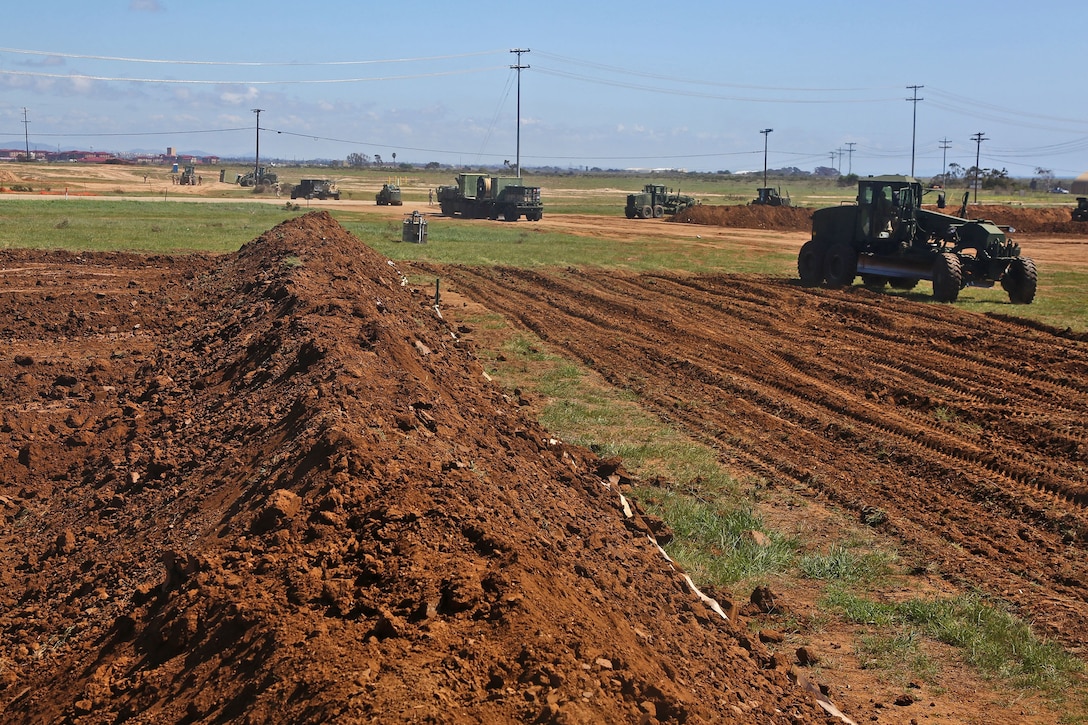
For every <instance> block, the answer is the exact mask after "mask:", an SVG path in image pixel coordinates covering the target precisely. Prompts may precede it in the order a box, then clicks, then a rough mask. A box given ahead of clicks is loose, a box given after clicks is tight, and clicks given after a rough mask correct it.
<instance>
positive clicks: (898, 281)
mask: <svg viewBox="0 0 1088 725" xmlns="http://www.w3.org/2000/svg"><path fill="white" fill-rule="evenodd" d="M918 281H919V280H918V278H917V277H892V278H891V280H890V281H889V282H888V284H890V285H891V286H892V289H904V290H905V289H914V288H915V287H917V286H918Z"/></svg>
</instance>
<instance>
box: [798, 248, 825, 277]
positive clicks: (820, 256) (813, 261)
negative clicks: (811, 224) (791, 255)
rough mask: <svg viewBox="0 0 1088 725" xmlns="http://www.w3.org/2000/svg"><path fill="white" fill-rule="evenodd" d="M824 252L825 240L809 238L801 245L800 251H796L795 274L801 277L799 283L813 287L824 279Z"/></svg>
mask: <svg viewBox="0 0 1088 725" xmlns="http://www.w3.org/2000/svg"><path fill="white" fill-rule="evenodd" d="M825 254H827V244H826V243H825V242H822V241H817V240H815V239H810V240H808V241H807V242H805V243H804V244H803V245H802V246H801V251H800V252H798V253H797V276H798V277H800V278H801V284H803V285H804V286H806V287H815V286H817V285H819V284H820V283H821V282H823V281H824V255H825Z"/></svg>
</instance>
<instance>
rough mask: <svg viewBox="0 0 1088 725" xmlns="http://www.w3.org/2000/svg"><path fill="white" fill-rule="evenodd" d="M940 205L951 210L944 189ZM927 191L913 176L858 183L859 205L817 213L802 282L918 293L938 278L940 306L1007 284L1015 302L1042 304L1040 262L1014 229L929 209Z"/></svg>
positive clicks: (803, 257)
mask: <svg viewBox="0 0 1088 725" xmlns="http://www.w3.org/2000/svg"><path fill="white" fill-rule="evenodd" d="M931 191H935V192H936V193H937V194H938V200H937V202H938V203H937V206H938V208H943V207H944V190H931ZM924 193H925V190H923V188H922V185H921V184H920V183H919V182H918V180H917V179H914V178H912V177H910V176H877V177H869V178H866V179H861V180H860V181H859V182H858V196H857V201H856V202H855V203H854V204H850V205H844V206H837V207H828V208H825V209H818V210H817V211H815V212H813V214H812V239H811V240H810V241H808V242H806V243H805V244H804V246H802V247H801V251H800V253H799V254H798V255H797V272H798V275H799V276H800V277H801V282H802V284H805V285H808V286H815V285H819V284H826V285H827V286H829V287H845V286H849V285H851V284H853V282H854V279H855V278H856V277H857V276H858V275H861V279H862V281H863V282H864V283H865V285H866V286H869V287H873V288H881V287H883V286H884V285H886V284H890V285H891V286H892V287H895V288H898V289H913V288H914V286H915V285H917V284H918V282H919V280H923V279H928V280H932V281H933V297H934V299H936V300H937V301H938V302H955V301H956V298H957V297H958V296H959V293H960V290H961V289H963V288H964V287H967V286H973V287H992V286H993V285H994V283H995V282H1000V283H1001V286H1002V288H1003V289H1004V290H1005V291H1006V292H1007V293H1008V295H1009V300H1010V301H1011V302H1013V303H1014V304H1030V303H1031V302H1032V301H1033V300H1034V299H1035V289H1036V284H1037V273H1036V269H1035V262H1033V261H1032V260H1031V259H1030V258H1028V257H1022V256H1020V245H1018V244H1016V243H1015V242H1013V241H1011V240H1009V239H1008V237H1007V236H1006V231H1010V230H1009V228H1008V227H1002V226H999V225H997V224H994V223H993V222H990V221H986V220H984V219H977V220H970V219H965V218H962V217H963V216H964V214H965V213H966V197H965V203H964V206H963V207H961V208H960V216H958V217H957V216H951V215H949V214H944V213H942V212H939V211H932V210H929V209H924V208H922V196H923V194H924Z"/></svg>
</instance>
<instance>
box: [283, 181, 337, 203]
mask: <svg viewBox="0 0 1088 725" xmlns="http://www.w3.org/2000/svg"><path fill="white" fill-rule="evenodd" d="M291 198H292V199H337V200H339V199H340V190H339V189H337V188H336V185H335V184H334V183H333V182H332V181H331V180H329V179H303V180H302V181H300V182H299V183H298V184H296V185H295V186H294V187H293V188H292V189H291Z"/></svg>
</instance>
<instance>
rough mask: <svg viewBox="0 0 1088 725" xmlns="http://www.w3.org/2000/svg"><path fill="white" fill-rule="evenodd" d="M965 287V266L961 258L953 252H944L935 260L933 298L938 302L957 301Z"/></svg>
mask: <svg viewBox="0 0 1088 725" xmlns="http://www.w3.org/2000/svg"><path fill="white" fill-rule="evenodd" d="M961 287H963V268H962V267H961V266H960V258H959V257H957V256H956V255H955V254H952V253H951V252H942V253H941V254H939V255H937V259H935V260H934V261H933V299H935V300H937V301H938V302H955V301H956V298H957V297H959V296H960V288H961Z"/></svg>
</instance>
